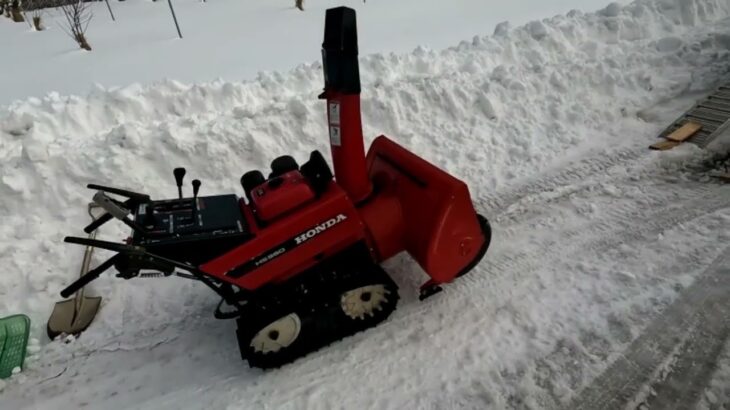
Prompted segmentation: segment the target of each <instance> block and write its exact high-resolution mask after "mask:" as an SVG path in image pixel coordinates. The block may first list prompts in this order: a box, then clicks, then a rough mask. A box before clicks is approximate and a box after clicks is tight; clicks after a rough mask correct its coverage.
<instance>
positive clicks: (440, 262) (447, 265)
mask: <svg viewBox="0 0 730 410" xmlns="http://www.w3.org/2000/svg"><path fill="white" fill-rule="evenodd" d="M322 57H323V62H324V84H325V87H324V92H323V93H322V94H321V95H320V96H319V98H320V99H324V100H326V102H327V105H326V107H327V120H328V125H329V134H330V135H329V137H330V145H331V154H332V165H333V168H334V174H333V172H332V171H331V168H330V166H329V165H328V164H327V161H326V160H325V158H324V156H323V155H322V154H321V153H320V152H318V151H313V152H311V155H310V157H309V159H308V161H307V162H305V163H303V164H301V166H300V165H299V164H297V162H296V160H295V159H294V158H292V157H290V156H282V157H279V158H276V159H274V160H273V162H272V163H271V170H270V172H269V173H268V176H264V174H263V173H262V172H261V171H258V170H253V171H249V172H246V173H245V174H243V176H242V177H241V185H242V187H243V192H244V197H240V198H239V197H238V196H237V195H235V194H229V195H215V196H198V192H199V188H200V181H198V180H195V181H193V196H192V197H185V198H184V197H183V195H182V189H181V187H182V183H183V177H184V174H185V170H184V169H183V168H177V169H176V170H175V172H174V174H175V179H176V182H177V186H178V193H179V195H178V196H179V197H178V198H176V199H164V200H153V199H151V198H150V196H149V195H145V194H140V193H135V192H131V191H127V190H122V189H117V188H111V187H105V186H100V185H95V184H89V185H88V188H90V189H94V190H96V191H97V192H96V194H95V195H94V202H95V203H96V204H98V205H99V206H101V207H102V208H103V209H104V210H105V211H106V212H105V213H104V214H103V215H102V216H100V217H99V218H98V219H96V220H94V221H93V222H92V223H91V224H90V225H89V226H87V227H86V228H85V229H84V231H85V232H86V233H87V234H89V233H91V232H93V231H94V230H95V229H97V228H98V227H99V226H101V225H102V224H104V223H105V222H107V221H109V220H111V219H113V218H116V219H119V220H121V222H123V223H125V224H126V225H128V226H129V227H130V228H131V230H132V233H131V236H130V237H129V238H128V239H127V241H126V243H114V242H107V241H100V240H97V239H92V238H82V237H66V238H65V241H66V242H69V243H73V244H79V245H84V246H92V247H96V248H101V249H106V250H111V251H114V252H116V254H115V255H114V256H112V257H111V258H110V259H108V260H107V261H105V262H103V263H102V264H100V265H99V266H98V267H96V268H95V269H92V270H90V271H89V272H88V273H86V274H85V275H84V276H82V277H81V278H80V279H79V280H77V281H76V282H74V283H73V284H71V285H70V286H68V287H67V288H66V289H64V290H63V291H62V292H61V295H62V296H63V297H68V296H69V295H71V294H73V293H74V292H76V291H78V290H79V289H81V288H82V287H83V286H85V285H86V284H88V283H89V282H91V281H92V280H94V279H95V278H97V277H99V275H100V274H101V273H102V272H104V271H105V270H107V269H108V268H110V267H112V266H113V267H115V268H116V270H117V271H118V272H119V273H118V274H117V276H118V277H121V278H124V279H130V278H133V277H137V276H144V275H145V272H148V271H153V272H154V273H156V274H162V275H165V276H169V275H172V274H175V275H177V276H182V277H187V278H192V279H196V280H199V281H201V282H203V283H204V284H205V285H207V286H208V287H210V288H211V289H213V290H214V291H215V292H216V293H218V294H219V295H220V296H221V297H222V301H221V304H219V306H218V308H217V309H216V311H215V317H217V318H221V319H223V318H231V319H233V318H235V319H236V321H237V325H238V329H237V332H236V333H237V337H238V343H239V346H240V351H241V355H242V357H243V359H244V360H247V361H248V362H249V364H250V365H251V366H253V367H260V368H271V367H278V366H281V365H283V364H286V363H289V362H291V361H293V360H295V359H297V358H299V357H301V356H304V355H306V354H308V353H310V352H313V351H315V350H317V349H320V348H322V347H324V346H326V345H328V344H330V343H332V342H334V341H336V340H339V339H342V338H344V337H347V336H349V335H352V334H354V333H356V332H359V331H361V330H364V329H367V328H370V327H373V326H375V325H377V324H378V323H380V322H382V321H384V320H385V319H386V318H387V317H388V316H389V315H390V314H391V313H392V312H393V311H394V310H395V307H396V303H397V301H398V287H397V286H396V284H395V282H394V281H393V280H392V279H391V278H390V277H389V276H388V274H387V273H386V272H385V271H384V270H383V269H382V268H381V266H380V264H381V263H382V262H383V261H385V260H387V259H389V258H391V257H393V256H395V255H396V254H399V253H400V252H403V251H405V252H407V253H408V254H409V255H410V256H411V257H412V258H413V259H414V260H415V261H416V262H417V263H418V265H419V266H420V267H421V268H422V269H423V270H424V271H425V272H426V274H427V275H428V276H429V277H430V279H429V280H428V281H427V282H426V283H424V284H423V285H422V286H421V289H420V295H421V299H422V300H423V299H425V298H426V297H429V296H431V295H433V294H434V293H436V292H438V291H439V290H441V287H440V285H442V284H445V283H448V282H452V281H453V280H454V279H456V278H457V277H459V276H461V275H463V274H465V273H467V272H469V271H470V270H471V269H472V268H473V267H474V266H475V265H476V264H477V263H479V261H480V260H481V259H482V257H483V256H484V254H485V253H486V251H487V248H488V247H489V243H490V240H491V230H490V226H489V223H488V221H487V219H486V218H484V217H483V216H481V215H478V214H477V213H476V212H475V210H474V207H473V204H472V202H471V198H470V195H469V189H468V188H467V186H466V184H464V183H463V182H462V181H460V180H458V179H456V178H454V177H453V176H451V175H449V174H447V173H446V172H444V171H442V170H441V169H439V168H437V167H435V166H434V165H432V164H430V163H428V162H426V161H425V160H423V159H422V158H420V157H418V156H416V155H414V154H413V153H411V152H409V151H407V150H406V149H405V148H403V147H401V146H400V145H398V144H396V143H395V142H393V141H392V140H390V139H389V138H387V137H385V136H382V135H381V136H379V137H377V138H376V139H375V140H374V141H373V143H372V145H371V146H370V149H369V150H368V152H367V156H366V155H365V148H364V142H363V134H362V124H361V119H360V73H359V69H358V47H357V28H356V21H355V11H354V10H353V9H350V8H347V7H338V8H333V9H328V10H327V12H326V19H325V33H324V43H323V50H322ZM110 194H113V195H117V196H120V197H122V198H124V199H114V198H112V197H111V196H110ZM143 271H144V272H143ZM140 272H143V273H142V274H141V273H140ZM224 304H225V305H227V306H226V307H225V308H224V307H223V305H224Z"/></svg>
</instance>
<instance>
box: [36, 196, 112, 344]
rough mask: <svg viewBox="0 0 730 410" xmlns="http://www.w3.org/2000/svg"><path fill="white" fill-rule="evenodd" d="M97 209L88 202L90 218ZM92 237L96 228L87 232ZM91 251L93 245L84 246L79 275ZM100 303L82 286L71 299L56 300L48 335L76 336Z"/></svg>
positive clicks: (89, 259)
mask: <svg viewBox="0 0 730 410" xmlns="http://www.w3.org/2000/svg"><path fill="white" fill-rule="evenodd" d="M99 209H101V207H100V206H99V205H97V204H95V203H93V202H92V203H90V204H89V208H88V211H89V216H91V219H92V220H94V221H95V220H96V219H97V218H98V217H99V216H100V215H96V214H95V213H94V211H95V210H97V211H98V210H99ZM94 238H96V230H94V231H93V232H91V233H90V234H89V239H94ZM93 252H94V248H93V247H91V246H87V247H86V250H85V251H84V261H83V262H82V264H81V276H84V275H85V274H86V273H87V272H88V271H89V265H90V264H91V255H92V253H93ZM100 304H101V296H98V297H88V296H84V288H81V289H79V291H78V292H76V295H75V296H74V297H73V298H72V299H68V300H64V301H62V302H57V303H56V306H54V308H53V312H51V317H50V318H49V319H48V326H47V327H46V329H47V332H48V337H50V338H51V340H53V339H55V338H56V337H57V336H58V335H61V334H67V335H74V336H76V335H78V334H79V333H81V332H83V331H84V330H86V328H87V327H89V325H90V324H91V321H92V320H94V317H95V316H96V312H97V311H98V310H99V305H100Z"/></svg>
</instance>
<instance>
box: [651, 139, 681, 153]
mask: <svg viewBox="0 0 730 410" xmlns="http://www.w3.org/2000/svg"><path fill="white" fill-rule="evenodd" d="M679 144H681V142H677V141H667V140H665V141H659V142H657V143H654V144H651V145H650V146H649V148H651V149H653V150H658V151H666V150H668V149H672V148H674V147H676V146H677V145H679Z"/></svg>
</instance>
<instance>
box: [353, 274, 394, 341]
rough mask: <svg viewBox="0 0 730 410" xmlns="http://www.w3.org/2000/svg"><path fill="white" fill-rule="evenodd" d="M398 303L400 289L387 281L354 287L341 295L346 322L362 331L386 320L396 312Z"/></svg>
mask: <svg viewBox="0 0 730 410" xmlns="http://www.w3.org/2000/svg"><path fill="white" fill-rule="evenodd" d="M397 303H398V289H397V288H396V287H395V285H393V284H392V283H389V282H385V281H379V282H373V283H370V284H366V285H362V286H356V287H352V288H350V289H348V290H346V291H344V292H342V294H341V295H340V308H341V309H342V313H343V314H344V316H345V321H346V322H349V323H350V324H351V325H353V326H355V327H356V328H362V329H365V328H368V327H371V326H374V325H375V324H377V323H379V322H382V321H383V320H385V319H386V318H387V317H388V316H389V315H390V314H391V313H392V312H393V310H395V306H396V304H397ZM362 329H355V331H359V330H362Z"/></svg>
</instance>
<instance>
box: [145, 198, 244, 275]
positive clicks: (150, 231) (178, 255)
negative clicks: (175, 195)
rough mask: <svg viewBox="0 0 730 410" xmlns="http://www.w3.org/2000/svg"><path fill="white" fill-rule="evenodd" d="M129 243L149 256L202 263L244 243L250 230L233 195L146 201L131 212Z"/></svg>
mask: <svg viewBox="0 0 730 410" xmlns="http://www.w3.org/2000/svg"><path fill="white" fill-rule="evenodd" d="M134 220H135V222H136V223H137V225H139V226H141V227H142V228H143V231H142V232H140V231H135V232H134V235H133V237H132V240H133V244H134V245H139V246H143V247H145V248H147V249H148V251H149V252H151V253H157V254H158V255H160V256H169V257H173V256H174V257H175V259H178V260H180V259H182V260H188V261H189V262H192V263H203V262H205V261H207V260H210V259H212V258H214V257H216V256H218V255H220V254H222V253H224V252H225V251H227V250H229V249H231V248H233V247H234V246H236V245H238V244H240V243H243V242H245V241H246V240H247V239H249V238H250V236H251V231H250V229H249V227H248V225H247V223H246V219H245V218H244V216H243V212H242V210H241V207H240V205H239V202H238V198H237V197H236V195H234V194H231V195H216V196H201V197H195V198H181V199H169V200H159V201H149V202H147V203H143V204H140V205H138V206H137V207H136V209H135V210H134Z"/></svg>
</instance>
